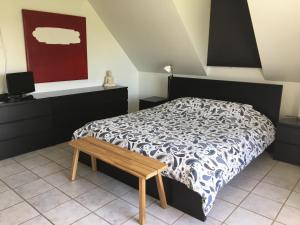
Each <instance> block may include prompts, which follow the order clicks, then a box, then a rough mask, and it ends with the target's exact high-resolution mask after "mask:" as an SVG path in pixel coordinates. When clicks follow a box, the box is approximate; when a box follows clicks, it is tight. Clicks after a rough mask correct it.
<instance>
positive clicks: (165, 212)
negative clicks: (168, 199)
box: [147, 203, 183, 224]
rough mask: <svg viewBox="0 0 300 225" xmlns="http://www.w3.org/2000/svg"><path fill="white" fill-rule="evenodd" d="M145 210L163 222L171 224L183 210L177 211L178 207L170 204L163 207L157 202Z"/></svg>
mask: <svg viewBox="0 0 300 225" xmlns="http://www.w3.org/2000/svg"><path fill="white" fill-rule="evenodd" d="M147 212H148V213H149V214H151V215H153V216H155V217H157V218H159V219H161V220H163V221H164V222H166V223H171V224H172V223H174V222H175V221H176V220H178V219H179V218H180V217H181V216H182V215H183V212H181V211H179V210H178V209H175V208H173V207H171V206H168V208H166V209H163V208H161V207H160V206H159V205H158V203H154V204H152V205H151V206H150V207H149V208H147Z"/></svg>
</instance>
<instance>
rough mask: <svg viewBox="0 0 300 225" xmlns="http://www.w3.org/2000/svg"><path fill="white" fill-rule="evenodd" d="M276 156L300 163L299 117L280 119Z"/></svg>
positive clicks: (286, 160) (276, 157)
mask: <svg viewBox="0 0 300 225" xmlns="http://www.w3.org/2000/svg"><path fill="white" fill-rule="evenodd" d="M274 158H275V159H277V160H282V161H285V162H289V163H294V164H300V120H298V119H297V118H284V119H281V120H280V121H279V124H278V127H277V137H276V142H275V145H274Z"/></svg>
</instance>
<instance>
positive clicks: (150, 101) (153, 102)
mask: <svg viewBox="0 0 300 225" xmlns="http://www.w3.org/2000/svg"><path fill="white" fill-rule="evenodd" d="M167 101H168V99H166V98H162V97H157V96H152V97H149V98H144V99H140V110H142V109H148V108H151V107H154V106H158V105H160V104H163V103H165V102H167Z"/></svg>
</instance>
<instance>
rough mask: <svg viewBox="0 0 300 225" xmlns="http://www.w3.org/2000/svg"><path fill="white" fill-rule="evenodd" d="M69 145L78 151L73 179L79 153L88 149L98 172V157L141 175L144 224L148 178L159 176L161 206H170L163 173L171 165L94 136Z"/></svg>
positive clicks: (140, 204) (75, 169)
mask: <svg viewBox="0 0 300 225" xmlns="http://www.w3.org/2000/svg"><path fill="white" fill-rule="evenodd" d="M69 144H70V145H71V146H72V147H73V151H74V152H73V164H72V169H71V178H70V179H71V180H72V181H73V180H75V178H76V172H77V165H78V157H79V153H80V152H84V153H86V154H88V155H90V156H91V164H92V169H93V171H97V159H99V160H102V161H104V162H106V163H108V164H110V165H112V166H115V167H117V168H119V169H121V170H123V171H125V172H127V173H130V174H132V175H134V176H136V177H138V178H139V222H140V224H144V222H145V207H146V180H148V179H150V178H152V177H154V176H155V178H156V182H157V189H158V193H159V198H160V206H161V207H162V208H166V207H167V201H166V196H165V191H164V185H163V180H162V177H161V172H162V171H163V170H165V169H166V168H167V165H166V164H164V163H162V162H160V161H158V160H155V159H152V158H149V157H146V156H143V155H141V154H138V153H135V152H132V151H129V150H128V149H125V148H121V147H119V146H116V145H113V144H110V143H107V142H104V141H101V140H98V139H96V138H93V137H85V138H81V139H78V140H73V141H71V142H69Z"/></svg>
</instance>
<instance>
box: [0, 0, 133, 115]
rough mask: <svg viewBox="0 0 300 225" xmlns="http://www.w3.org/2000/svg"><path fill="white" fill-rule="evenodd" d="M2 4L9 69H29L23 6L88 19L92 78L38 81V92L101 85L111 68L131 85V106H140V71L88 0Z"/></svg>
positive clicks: (0, 21) (1, 0)
mask: <svg viewBox="0 0 300 225" xmlns="http://www.w3.org/2000/svg"><path fill="white" fill-rule="evenodd" d="M0 5H1V8H0V29H1V30H2V34H3V39H4V44H5V48H6V50H7V58H8V64H7V72H8V73H10V72H19V71H25V70H26V57H25V47H24V35H23V25H22V16H21V9H31V10H40V11H47V12H56V13H63V14H70V15H77V16H84V17H86V19H87V48H88V70H89V79H88V80H81V81H67V82H53V83H43V84H37V85H36V89H37V92H46V91H55V90H62V89H73V88H77V87H88V86H97V85H102V82H103V78H104V76H105V71H106V70H111V71H112V73H113V76H114V78H115V81H116V83H117V84H119V85H123V86H128V90H129V110H130V111H134V110H136V109H137V106H138V94H139V91H138V71H137V70H136V68H135V66H134V65H133V64H132V63H131V61H130V60H129V58H128V57H127V55H126V54H125V53H124V51H123V49H122V48H121V47H120V45H119V44H118V42H117V41H116V40H115V39H114V37H113V36H112V35H111V33H110V32H109V31H108V29H107V28H106V27H105V25H104V24H103V22H102V21H101V19H100V18H99V17H98V15H97V14H96V12H95V11H94V9H93V8H92V7H91V5H90V3H89V2H88V1H87V0H43V1H41V0H0ZM0 51H1V50H0ZM0 60H1V54H0ZM1 65H2V62H0V73H1V74H2V75H3V66H1ZM1 67H2V68H1ZM4 83H5V82H4V80H3V76H1V77H0V93H2V92H3V91H4Z"/></svg>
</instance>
